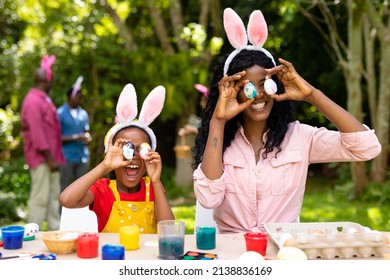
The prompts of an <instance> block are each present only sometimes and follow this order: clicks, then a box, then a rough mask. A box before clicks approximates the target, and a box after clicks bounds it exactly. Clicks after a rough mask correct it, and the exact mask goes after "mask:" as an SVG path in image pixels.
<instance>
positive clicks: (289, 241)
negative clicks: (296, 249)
mask: <svg viewBox="0 0 390 280" xmlns="http://www.w3.org/2000/svg"><path fill="white" fill-rule="evenodd" d="M296 243H297V241H296V240H295V238H294V237H293V236H292V234H291V233H283V234H282V235H281V236H280V239H279V247H284V246H294V245H296Z"/></svg>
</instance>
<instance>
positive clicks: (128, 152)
mask: <svg viewBox="0 0 390 280" xmlns="http://www.w3.org/2000/svg"><path fill="white" fill-rule="evenodd" d="M134 152H135V146H134V144H133V143H131V142H130V141H128V142H126V143H125V144H124V145H123V156H124V157H125V158H126V159H127V160H131V159H132V158H133V156H134Z"/></svg>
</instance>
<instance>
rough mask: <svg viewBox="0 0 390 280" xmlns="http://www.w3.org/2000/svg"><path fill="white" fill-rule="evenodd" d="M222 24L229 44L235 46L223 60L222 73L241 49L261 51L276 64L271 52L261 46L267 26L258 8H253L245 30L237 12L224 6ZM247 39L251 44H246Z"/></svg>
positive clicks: (225, 71) (266, 34)
mask: <svg viewBox="0 0 390 280" xmlns="http://www.w3.org/2000/svg"><path fill="white" fill-rule="evenodd" d="M223 25H224V28H225V31H226V36H227V38H228V40H229V42H230V44H231V45H232V46H233V47H234V48H235V50H234V51H233V52H232V53H231V54H230V55H229V56H228V58H227V59H226V61H225V65H224V69H223V74H224V75H225V74H226V73H227V71H228V69H229V65H230V62H231V61H232V60H233V58H234V57H235V56H236V55H237V54H238V53H239V52H240V51H241V50H243V49H246V50H258V51H262V52H263V53H264V54H265V55H267V56H268V57H269V58H270V59H271V60H272V63H273V64H274V65H275V66H276V63H275V60H274V58H273V56H272V55H271V53H270V52H269V51H267V50H266V49H264V48H263V45H264V43H265V41H266V40H267V37H268V27H267V23H266V21H265V19H264V16H263V14H262V12H261V11H260V10H255V11H253V12H252V13H251V15H250V16H249V21H248V27H247V30H245V26H244V23H243V21H242V20H241V18H240V17H239V16H238V15H237V13H236V12H235V11H234V10H233V9H231V8H226V9H225V10H224V13H223ZM248 39H249V42H250V43H251V45H248Z"/></svg>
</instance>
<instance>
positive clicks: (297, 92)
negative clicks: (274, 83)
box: [265, 58, 315, 101]
mask: <svg viewBox="0 0 390 280" xmlns="http://www.w3.org/2000/svg"><path fill="white" fill-rule="evenodd" d="M279 62H280V63H281V64H280V65H278V66H276V67H274V68H271V69H266V70H265V73H266V74H267V75H274V74H276V75H277V77H278V78H279V79H280V80H281V81H282V83H283V85H284V88H285V93H283V94H280V95H278V94H273V95H270V97H271V98H274V99H275V100H276V101H283V100H307V99H308V98H309V97H310V95H311V94H312V93H313V91H314V89H315V88H314V87H313V86H312V85H310V84H309V83H308V82H306V81H305V80H304V79H303V78H302V77H301V76H300V75H299V74H298V73H297V71H296V70H295V68H294V66H293V65H292V63H290V62H288V61H287V60H284V59H282V58H279Z"/></svg>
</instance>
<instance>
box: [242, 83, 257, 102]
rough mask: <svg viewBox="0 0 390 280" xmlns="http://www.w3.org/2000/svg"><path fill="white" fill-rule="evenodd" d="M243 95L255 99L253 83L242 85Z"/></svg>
mask: <svg viewBox="0 0 390 280" xmlns="http://www.w3.org/2000/svg"><path fill="white" fill-rule="evenodd" d="M244 93H245V95H246V97H248V98H255V96H256V93H257V92H256V87H255V85H254V84H253V83H251V82H248V83H246V84H245V85H244Z"/></svg>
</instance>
